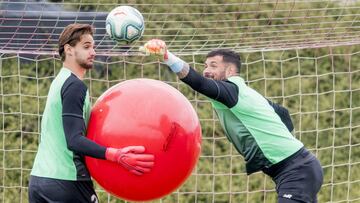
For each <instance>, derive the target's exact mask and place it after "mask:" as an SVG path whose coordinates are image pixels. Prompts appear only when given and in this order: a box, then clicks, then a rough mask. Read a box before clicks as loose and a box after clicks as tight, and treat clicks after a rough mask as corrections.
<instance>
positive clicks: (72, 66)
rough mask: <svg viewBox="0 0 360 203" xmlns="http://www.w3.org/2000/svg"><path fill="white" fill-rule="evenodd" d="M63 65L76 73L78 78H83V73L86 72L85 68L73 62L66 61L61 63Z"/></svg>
mask: <svg viewBox="0 0 360 203" xmlns="http://www.w3.org/2000/svg"><path fill="white" fill-rule="evenodd" d="M63 67H64V68H67V69H69V70H70V71H71V72H72V73H74V74H75V75H76V77H78V78H79V79H80V80H83V79H84V76H85V73H86V69H85V68H82V67H80V66H79V65H78V64H74V63H68V62H64V63H63Z"/></svg>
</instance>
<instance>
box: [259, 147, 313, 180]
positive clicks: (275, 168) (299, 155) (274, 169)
mask: <svg viewBox="0 0 360 203" xmlns="http://www.w3.org/2000/svg"><path fill="white" fill-rule="evenodd" d="M310 154H311V153H310V152H309V151H308V150H307V149H306V148H305V147H302V148H301V149H299V150H298V151H297V152H295V153H294V154H293V155H291V156H289V157H288V158H286V159H284V160H282V161H280V162H279V163H277V164H274V165H272V166H271V167H269V168H263V169H262V171H263V172H264V173H265V174H267V175H268V176H270V177H272V178H274V177H276V176H277V175H278V174H279V173H280V172H281V171H282V169H283V168H285V167H286V166H288V165H290V164H292V163H293V162H294V163H297V162H299V161H300V160H297V159H303V158H305V157H307V156H308V155H310Z"/></svg>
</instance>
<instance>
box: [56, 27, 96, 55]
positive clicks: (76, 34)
mask: <svg viewBox="0 0 360 203" xmlns="http://www.w3.org/2000/svg"><path fill="white" fill-rule="evenodd" d="M84 34H90V35H93V34H94V29H93V27H92V26H91V25H89V24H78V23H75V24H70V25H68V26H66V27H65V28H64V30H63V31H62V33H61V34H60V37H59V56H60V57H61V61H65V58H66V56H65V53H64V46H65V45H66V44H69V45H70V46H72V47H74V46H76V44H77V43H78V42H79V41H80V40H81V36H82V35H84Z"/></svg>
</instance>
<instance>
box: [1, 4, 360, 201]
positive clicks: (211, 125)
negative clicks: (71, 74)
mask: <svg viewBox="0 0 360 203" xmlns="http://www.w3.org/2000/svg"><path fill="white" fill-rule="evenodd" d="M182 2H184V3H181V2H180V1H179V2H175V3H174V4H166V2H162V1H154V2H152V3H151V4H150V3H144V2H140V1H132V2H131V4H130V5H132V6H135V7H136V8H138V9H139V10H140V11H141V12H142V13H143V15H144V17H145V20H146V31H145V36H144V37H143V38H142V39H141V40H139V41H138V42H136V43H135V44H133V45H132V46H130V47H129V49H127V50H125V49H124V47H123V46H121V45H116V44H115V43H113V42H112V41H110V39H109V38H108V37H107V36H106V35H104V32H105V30H104V25H103V24H104V19H105V16H106V12H108V11H109V10H111V8H113V7H115V6H116V5H118V4H121V3H120V2H118V3H115V1H107V0H104V1H101V0H98V1H80V2H75V1H57V2H51V3H50V2H45V1H40V2H34V1H11V2H10V1H3V2H1V11H0V16H1V20H0V136H1V137H0V201H1V202H11V203H12V202H27V201H28V199H27V185H28V178H29V173H30V170H31V167H32V163H33V159H34V156H35V153H36V150H37V145H38V141H39V133H40V122H41V116H42V112H43V109H44V107H45V102H46V98H47V93H48V89H49V86H50V84H51V82H52V80H53V79H54V77H55V76H56V74H57V73H58V71H59V70H60V68H61V67H62V63H61V61H60V60H59V58H58V56H57V55H56V44H57V39H58V37H59V33H60V32H61V31H62V29H63V28H64V26H66V25H67V24H70V23H73V22H79V23H91V24H94V25H95V27H96V36H95V39H96V46H97V49H96V51H97V53H98V54H99V56H98V57H97V58H96V62H95V67H94V68H93V69H92V70H91V71H89V72H88V73H87V75H86V78H85V80H84V81H85V83H86V84H87V85H88V87H89V90H90V96H91V101H92V102H94V101H95V100H96V99H97V98H98V97H99V96H100V95H101V94H102V93H103V92H104V91H105V90H106V89H108V88H109V87H111V86H112V85H115V84H117V83H119V82H122V81H124V80H129V79H133V78H152V79H157V80H161V81H163V82H166V83H168V84H170V85H172V86H174V87H176V88H177V89H178V90H180V91H181V92H182V93H183V94H184V95H185V96H186V97H187V98H188V99H189V100H190V101H191V103H192V104H193V106H194V108H195V110H196V112H197V114H198V116H199V119H200V122H201V125H202V134H203V144H202V153H201V156H200V159H199V162H198V164H197V166H196V168H195V170H194V171H193V173H192V175H191V177H189V179H188V180H187V181H186V182H185V183H184V185H182V186H181V187H180V188H179V189H178V190H176V191H175V192H174V193H172V194H169V195H168V196H166V197H164V198H162V199H161V200H156V201H154V202H171V203H172V202H246V203H253V202H259V203H260V202H263V203H270V202H276V192H275V190H274V184H273V182H272V180H271V179H270V178H268V177H267V176H265V175H264V174H262V173H256V174H253V175H251V176H247V175H246V174H245V173H244V171H245V165H244V160H243V158H242V157H241V156H240V155H239V154H238V153H237V152H236V150H235V149H234V148H233V147H232V145H231V144H230V143H229V141H228V140H227V138H226V136H225V135H224V132H223V130H222V128H221V126H220V123H219V121H218V119H217V117H216V115H215V113H214V112H213V110H212V108H211V104H210V103H209V102H208V101H207V100H206V98H205V97H204V96H202V95H200V94H198V93H196V92H194V91H192V90H191V89H190V88H189V87H187V86H186V85H185V84H184V83H182V82H180V81H179V80H178V79H177V77H176V76H175V74H173V73H172V72H170V71H169V70H168V69H167V68H166V67H165V66H164V65H163V64H161V63H159V61H158V60H157V59H156V58H152V57H146V56H141V55H140V54H139V53H138V51H137V47H138V46H139V45H141V44H142V43H143V42H144V41H146V40H147V39H150V38H153V37H157V38H162V39H165V40H166V41H167V43H168V44H169V46H170V50H172V51H173V52H174V53H176V54H179V55H181V56H182V58H183V59H184V60H186V61H187V62H189V63H190V65H191V66H192V67H194V68H195V69H196V70H198V71H202V70H203V62H204V57H205V53H207V52H208V51H209V50H211V49H213V48H217V47H223V48H231V49H234V50H235V51H237V52H239V53H240V55H241V57H242V61H243V66H242V70H241V75H242V76H243V77H244V79H245V80H246V81H247V83H248V84H249V85H250V86H251V87H253V88H254V89H255V90H257V91H258V92H260V93H261V94H263V95H264V96H265V97H267V98H269V99H271V100H273V101H275V102H277V103H280V104H282V105H284V106H285V107H287V108H288V109H289V111H290V113H291V116H292V118H293V121H294V125H295V136H296V137H297V138H299V139H300V140H301V141H302V142H303V143H304V144H305V146H306V147H307V148H308V149H310V150H311V151H312V152H313V153H314V154H316V156H317V157H318V158H319V160H320V161H321V163H322V165H323V169H324V185H323V187H322V189H321V191H320V193H319V202H360V194H359V192H358V191H359V190H360V67H359V64H360V57H359V56H360V46H359V44H358V43H359V41H360V40H359V39H360V38H359V22H360V20H359V12H358V11H357V10H358V8H359V7H360V4H359V2H357V1H331V0H328V1H286V0H284V1H241V2H236V1H228V2H227V3H222V2H218V1H215V0H214V1H210V0H208V1H207V2H200V1H199V2H191V3H188V2H185V1H182ZM96 188H97V192H98V195H99V198H100V202H123V201H122V200H120V199H117V198H115V197H113V196H111V195H109V194H108V193H106V192H105V191H104V190H102V189H101V188H100V187H98V186H97V187H96Z"/></svg>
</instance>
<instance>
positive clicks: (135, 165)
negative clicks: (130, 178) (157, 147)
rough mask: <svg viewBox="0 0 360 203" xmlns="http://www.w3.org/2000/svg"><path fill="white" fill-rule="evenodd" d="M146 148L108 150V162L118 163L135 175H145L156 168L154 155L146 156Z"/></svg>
mask: <svg viewBox="0 0 360 203" xmlns="http://www.w3.org/2000/svg"><path fill="white" fill-rule="evenodd" d="M144 152H145V147H144V146H128V147H124V148H119V149H116V148H111V147H109V148H107V149H106V153H105V157H106V160H109V161H113V162H116V163H118V164H120V165H121V166H123V167H124V168H125V169H127V170H128V171H130V172H131V173H133V174H135V175H143V174H144V173H148V172H150V171H151V169H152V167H153V166H154V155H152V154H145V153H144Z"/></svg>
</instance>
